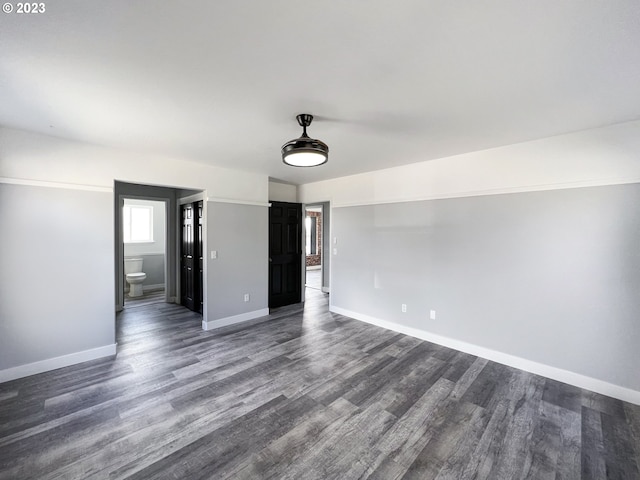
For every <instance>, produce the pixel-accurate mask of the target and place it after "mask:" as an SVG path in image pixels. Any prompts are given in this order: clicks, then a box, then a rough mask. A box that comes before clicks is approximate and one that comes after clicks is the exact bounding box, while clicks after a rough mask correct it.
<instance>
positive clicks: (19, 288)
mask: <svg viewBox="0 0 640 480" xmlns="http://www.w3.org/2000/svg"><path fill="white" fill-rule="evenodd" d="M112 225H113V203H112V194H111V193H110V192H97V191H82V190H67V189H60V188H45V187H37V186H19V185H9V184H0V245H2V248H0V370H4V369H7V368H11V367H16V366H20V365H25V364H29V363H33V362H38V361H42V360H47V359H50V358H54V357H58V356H62V355H66V354H69V353H71V352H81V351H84V350H89V349H92V348H97V347H104V346H108V345H113V344H114V343H115V331H114V311H113V296H114V286H113V261H112V259H113V232H112V230H111V226H112Z"/></svg>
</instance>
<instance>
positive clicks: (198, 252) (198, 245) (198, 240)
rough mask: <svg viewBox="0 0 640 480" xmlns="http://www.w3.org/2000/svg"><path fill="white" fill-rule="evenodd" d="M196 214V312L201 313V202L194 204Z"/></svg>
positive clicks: (202, 282)
mask: <svg viewBox="0 0 640 480" xmlns="http://www.w3.org/2000/svg"><path fill="white" fill-rule="evenodd" d="M195 206H196V212H197V221H198V230H197V233H196V258H197V259H198V271H197V272H196V274H197V284H198V302H197V305H196V306H197V308H196V310H197V311H198V312H199V313H202V301H203V299H204V295H203V290H202V287H203V285H204V281H203V270H204V267H203V266H204V262H203V252H202V250H203V248H202V200H201V201H199V202H196V203H195Z"/></svg>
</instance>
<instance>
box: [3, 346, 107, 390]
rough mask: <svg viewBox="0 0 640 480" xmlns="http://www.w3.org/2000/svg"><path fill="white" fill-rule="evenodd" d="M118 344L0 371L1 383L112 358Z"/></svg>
mask: <svg viewBox="0 0 640 480" xmlns="http://www.w3.org/2000/svg"><path fill="white" fill-rule="evenodd" d="M116 347H117V344H116V343H114V344H111V345H105V346H103V347H97V348H91V349H89V350H83V351H81V352H75V353H70V354H68V355H62V356H60V357H54V358H48V359H46V360H40V361H38V362H33V363H27V364H25V365H18V366H16V367H11V368H7V369H5V370H0V383H2V382H8V381H10V380H16V379H18V378H23V377H28V376H30V375H35V374H38V373H44V372H48V371H50V370H55V369H57V368H62V367H68V366H70V365H75V364H77V363H82V362H88V361H89V360H97V359H98V358H103V357H111V356H114V355H115V354H116Z"/></svg>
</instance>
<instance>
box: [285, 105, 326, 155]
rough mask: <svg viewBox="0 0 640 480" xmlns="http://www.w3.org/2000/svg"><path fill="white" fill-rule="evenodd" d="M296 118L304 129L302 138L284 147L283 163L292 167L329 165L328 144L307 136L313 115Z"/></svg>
mask: <svg viewBox="0 0 640 480" xmlns="http://www.w3.org/2000/svg"><path fill="white" fill-rule="evenodd" d="M296 118H297V119H298V123H299V124H300V126H301V127H302V129H303V130H302V136H301V137H300V138H296V139H295V140H290V141H288V142H287V143H285V144H284V145H283V146H282V161H283V162H284V163H286V164H287V165H291V166H292V167H317V166H318V165H322V164H324V163H327V160H328V159H329V147H328V146H327V144H326V143H324V142H322V141H320V140H316V139H314V138H310V137H309V136H308V135H307V127H308V126H309V125H311V121H312V120H313V115H309V114H308V113H303V114H301V115H298V116H297V117H296Z"/></svg>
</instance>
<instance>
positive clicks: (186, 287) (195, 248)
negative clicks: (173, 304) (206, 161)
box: [180, 201, 203, 313]
mask: <svg viewBox="0 0 640 480" xmlns="http://www.w3.org/2000/svg"><path fill="white" fill-rule="evenodd" d="M181 212H182V239H181V248H180V257H181V258H180V270H181V272H180V274H181V276H180V303H182V305H184V306H185V307H187V308H188V309H189V310H193V311H194V312H199V313H202V284H203V278H202V267H203V261H202V201H199V202H194V203H187V204H184V205H182V208H181Z"/></svg>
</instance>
